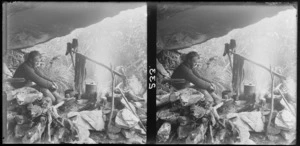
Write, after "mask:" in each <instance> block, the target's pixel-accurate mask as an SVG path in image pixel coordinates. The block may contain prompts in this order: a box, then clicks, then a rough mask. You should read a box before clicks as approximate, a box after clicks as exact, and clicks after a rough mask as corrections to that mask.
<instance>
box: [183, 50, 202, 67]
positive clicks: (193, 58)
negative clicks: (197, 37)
mask: <svg viewBox="0 0 300 146" xmlns="http://www.w3.org/2000/svg"><path fill="white" fill-rule="evenodd" d="M185 58H186V59H185V61H186V62H187V63H188V64H189V65H190V66H191V67H192V68H194V67H196V66H197V64H198V63H199V59H200V55H199V54H198V53H197V52H195V51H192V52H189V53H188V54H187V55H186V57H185Z"/></svg>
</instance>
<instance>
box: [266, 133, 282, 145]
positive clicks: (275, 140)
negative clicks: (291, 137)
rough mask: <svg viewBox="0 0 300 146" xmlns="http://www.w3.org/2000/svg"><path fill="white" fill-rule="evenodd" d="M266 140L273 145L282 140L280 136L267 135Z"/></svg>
mask: <svg viewBox="0 0 300 146" xmlns="http://www.w3.org/2000/svg"><path fill="white" fill-rule="evenodd" d="M267 137H268V139H269V140H270V141H272V142H274V143H278V142H279V141H280V140H281V139H282V138H281V136H280V135H278V134H276V135H267Z"/></svg>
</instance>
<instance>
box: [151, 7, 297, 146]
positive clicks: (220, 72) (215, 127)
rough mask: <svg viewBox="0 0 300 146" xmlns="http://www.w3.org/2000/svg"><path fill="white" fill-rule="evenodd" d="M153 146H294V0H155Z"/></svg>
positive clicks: (295, 20) (295, 101)
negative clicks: (163, 0) (269, 0)
mask: <svg viewBox="0 0 300 146" xmlns="http://www.w3.org/2000/svg"><path fill="white" fill-rule="evenodd" d="M156 41H157V43H156V45H157V50H156V67H157V77H156V83H157V84H156V85H157V86H156V132H157V134H156V143H157V144H246V145H248V144H249V145H250V144H259V145H274V144H276V145H277V144H278V145H281V144H284V145H289V144H295V143H296V123H297V120H296V119H297V118H296V114H297V111H296V107H297V90H296V87H297V83H296V81H297V67H296V66H297V55H296V54H297V3H245V2H244V3H237V2H236V3H225V2H223V3H221V2H215V3H200V2H199V3H195V2H194V3H192V2H191V3H158V4H157V38H156Z"/></svg>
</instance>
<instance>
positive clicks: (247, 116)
mask: <svg viewBox="0 0 300 146" xmlns="http://www.w3.org/2000/svg"><path fill="white" fill-rule="evenodd" d="M239 117H240V118H241V119H242V121H243V122H245V123H247V124H248V125H249V126H250V127H251V129H253V130H254V131H255V132H263V131H264V122H263V119H262V117H263V115H262V113H261V112H242V113H239Z"/></svg>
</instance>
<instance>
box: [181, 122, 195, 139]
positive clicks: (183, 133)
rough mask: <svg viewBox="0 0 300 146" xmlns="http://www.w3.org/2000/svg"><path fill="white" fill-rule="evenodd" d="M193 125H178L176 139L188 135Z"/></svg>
mask: <svg viewBox="0 0 300 146" xmlns="http://www.w3.org/2000/svg"><path fill="white" fill-rule="evenodd" d="M193 129H194V128H193V127H192V126H191V125H180V126H179V127H178V129H177V134H178V139H183V138H186V137H188V135H189V134H190V132H191V131H193Z"/></svg>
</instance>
